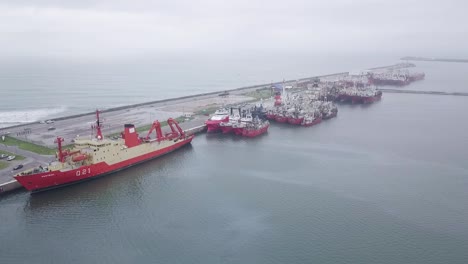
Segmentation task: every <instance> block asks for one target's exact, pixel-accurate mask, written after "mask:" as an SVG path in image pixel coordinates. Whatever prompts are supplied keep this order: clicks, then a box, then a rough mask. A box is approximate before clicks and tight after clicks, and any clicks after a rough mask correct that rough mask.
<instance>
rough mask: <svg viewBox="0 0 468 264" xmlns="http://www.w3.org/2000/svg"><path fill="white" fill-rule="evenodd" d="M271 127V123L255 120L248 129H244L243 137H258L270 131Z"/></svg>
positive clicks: (248, 125)
mask: <svg viewBox="0 0 468 264" xmlns="http://www.w3.org/2000/svg"><path fill="white" fill-rule="evenodd" d="M269 127H270V122H268V121H262V120H259V119H257V120H254V122H253V123H249V124H247V126H246V127H244V128H243V129H242V136H244V137H256V136H259V135H261V134H263V133H266V132H267V131H268V128H269Z"/></svg>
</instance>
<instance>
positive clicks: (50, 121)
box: [45, 120, 54, 124]
mask: <svg viewBox="0 0 468 264" xmlns="http://www.w3.org/2000/svg"><path fill="white" fill-rule="evenodd" d="M45 122H46V124H52V123H54V120H46V121H45Z"/></svg>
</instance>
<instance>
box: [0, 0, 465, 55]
mask: <svg viewBox="0 0 468 264" xmlns="http://www.w3.org/2000/svg"><path fill="white" fill-rule="evenodd" d="M467 10H468V1H466V0H446V1H433V0H428V1H424V0H323V1H314V0H309V1H307V0H286V1H277V0H270V1H257V0H235V1H222V0H194V1H191V0H163V1H159V0H155V1H150V0H144V1H132V0H76V1H70V0H68V1H67V0H42V1H39V0H0V55H2V56H7V55H9V56H17V55H18V56H21V55H25V56H29V55H37V54H43V55H51V56H64V57H66V56H98V55H106V56H121V55H134V54H151V53H162V52H175V53H187V52H189V53H190V52H207V51H208V52H257V51H265V52H289V51H294V52H309V53H314V52H335V53H336V52H366V51H372V52H396V53H401V55H427V56H431V55H434V54H435V55H439V54H442V55H443V54H447V55H451V54H457V53H459V54H462V53H464V52H465V53H464V54H466V52H467V49H468V13H467Z"/></svg>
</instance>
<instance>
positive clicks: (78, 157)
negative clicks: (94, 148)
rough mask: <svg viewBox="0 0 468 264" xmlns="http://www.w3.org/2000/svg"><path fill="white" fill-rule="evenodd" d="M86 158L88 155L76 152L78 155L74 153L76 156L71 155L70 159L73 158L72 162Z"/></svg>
mask: <svg viewBox="0 0 468 264" xmlns="http://www.w3.org/2000/svg"><path fill="white" fill-rule="evenodd" d="M87 158H88V155H86V154H78V155H76V156H73V158H72V160H73V161H74V162H77V161H82V160H85V159H87Z"/></svg>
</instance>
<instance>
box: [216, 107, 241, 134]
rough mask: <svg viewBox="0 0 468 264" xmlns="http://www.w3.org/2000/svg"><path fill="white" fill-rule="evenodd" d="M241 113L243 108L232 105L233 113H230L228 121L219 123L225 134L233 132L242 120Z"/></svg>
mask: <svg viewBox="0 0 468 264" xmlns="http://www.w3.org/2000/svg"><path fill="white" fill-rule="evenodd" d="M234 110H237V112H234ZM240 115H241V109H240V108H234V107H232V108H231V114H230V115H229V120H228V121H226V122H221V123H219V128H220V129H221V132H223V134H228V133H231V132H232V130H233V126H234V125H235V124H237V123H239V122H240V118H241V117H240Z"/></svg>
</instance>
